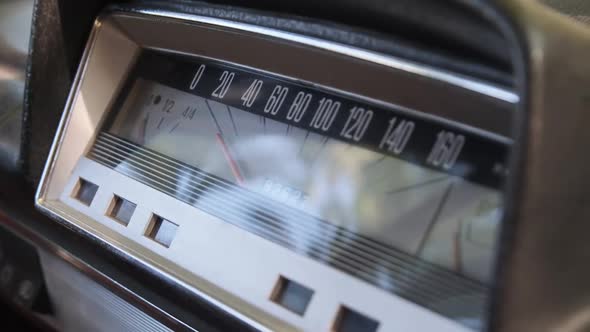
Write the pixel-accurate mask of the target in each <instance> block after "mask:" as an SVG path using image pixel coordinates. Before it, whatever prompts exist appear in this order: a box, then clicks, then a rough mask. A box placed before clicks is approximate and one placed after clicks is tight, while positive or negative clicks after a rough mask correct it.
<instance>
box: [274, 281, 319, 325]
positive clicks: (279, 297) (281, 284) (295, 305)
mask: <svg viewBox="0 0 590 332" xmlns="http://www.w3.org/2000/svg"><path fill="white" fill-rule="evenodd" d="M312 296H313V291H312V290H311V289H309V288H307V287H305V286H303V285H302V284H300V283H297V282H295V281H292V280H289V279H287V278H285V277H283V276H280V277H279V281H278V282H277V285H276V286H275V289H274V290H273V294H272V295H271V300H272V301H273V302H276V303H277V304H279V305H281V306H282V307H284V308H286V309H289V310H290V311H292V312H294V313H296V314H298V315H300V316H303V314H304V313H305V310H306V309H307V306H308V305H309V302H310V301H311V297H312Z"/></svg>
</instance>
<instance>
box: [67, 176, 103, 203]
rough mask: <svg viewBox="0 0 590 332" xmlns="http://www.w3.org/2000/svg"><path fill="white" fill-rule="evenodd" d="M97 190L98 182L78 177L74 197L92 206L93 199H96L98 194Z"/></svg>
mask: <svg viewBox="0 0 590 332" xmlns="http://www.w3.org/2000/svg"><path fill="white" fill-rule="evenodd" d="M97 191H98V186H97V185H96V184H94V183H92V182H90V181H87V180H84V179H82V178H80V179H78V183H76V186H75V187H74V191H73V192H72V197H74V198H75V199H77V200H79V201H80V202H82V203H84V204H86V205H88V206H90V204H91V203H92V200H93V199H94V196H96V192H97Z"/></svg>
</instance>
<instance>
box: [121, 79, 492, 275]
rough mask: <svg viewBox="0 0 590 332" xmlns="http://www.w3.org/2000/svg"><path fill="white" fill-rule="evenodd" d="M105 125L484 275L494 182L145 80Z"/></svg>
mask: <svg viewBox="0 0 590 332" xmlns="http://www.w3.org/2000/svg"><path fill="white" fill-rule="evenodd" d="M110 132H111V133H112V134H115V135H117V136H119V137H122V138H125V139H127V140H130V141H132V142H134V143H137V144H140V145H143V146H145V147H147V148H149V149H152V150H155V151H157V152H160V153H162V154H165V155H167V156H169V157H171V158H174V159H176V160H179V161H181V162H184V163H186V164H189V165H192V166H194V167H197V168H199V169H201V170H203V171H205V172H208V173H210V174H212V175H215V176H218V177H220V178H223V179H225V180H226V181H229V182H231V183H234V184H235V185H236V186H241V187H244V188H247V189H249V190H252V191H255V192H258V193H260V194H262V195H265V196H266V197H268V198H269V199H272V200H275V201H279V202H281V203H284V204H286V205H289V206H292V207H295V208H298V209H301V210H303V211H305V212H307V213H309V214H311V215H314V216H317V217H319V218H321V219H323V220H326V221H329V222H331V223H333V224H336V225H339V226H342V227H345V228H347V229H349V230H352V231H354V232H357V233H360V234H363V235H366V236H369V237H371V238H373V239H376V240H378V241H380V242H383V243H386V244H389V245H391V246H393V247H396V248H398V249H400V250H403V251H405V252H407V253H410V254H414V255H418V256H420V257H422V258H423V259H425V260H427V261H430V262H433V263H435V264H438V265H442V266H444V267H447V268H449V269H451V270H454V271H456V272H459V273H462V274H465V275H467V276H470V277H472V278H475V279H478V280H480V281H484V282H485V281H487V280H488V278H489V275H490V267H491V262H492V257H493V248H494V241H495V239H496V233H497V230H498V224H499V220H500V216H501V206H500V194H499V193H498V192H497V191H495V190H492V189H489V188H486V187H483V186H480V185H477V184H473V183H470V182H467V181H465V180H463V179H461V178H458V177H453V176H450V175H447V174H445V173H442V172H437V171H433V170H430V169H427V168H423V167H420V166H417V165H414V164H411V163H409V162H406V161H403V160H399V159H396V158H393V157H389V156H385V155H383V154H380V153H377V152H373V151H371V150H368V149H364V148H362V147H359V146H354V145H350V144H348V143H344V142H341V141H338V140H335V139H333V138H328V137H324V136H321V135H318V134H315V133H311V132H309V131H306V130H303V129H300V128H297V127H294V126H289V125H287V124H284V123H281V122H277V121H274V120H271V119H268V118H264V117H262V116H259V115H256V114H253V113H250V112H247V111H243V110H240V109H237V108H234V107H228V106H226V105H224V104H221V103H219V102H216V101H213V100H208V99H204V98H202V97H198V96H194V95H191V94H188V93H185V92H182V91H179V90H176V89H173V88H170V87H167V86H164V85H161V84H158V83H155V82H151V81H146V80H143V79H138V80H137V81H136V82H135V84H134V85H133V87H132V89H131V91H130V93H129V97H128V98H127V100H126V102H125V104H124V105H123V107H122V109H121V111H120V113H119V115H118V116H117V118H116V119H115V121H114V124H113V126H112V128H111V129H110ZM303 245H305V244H303Z"/></svg>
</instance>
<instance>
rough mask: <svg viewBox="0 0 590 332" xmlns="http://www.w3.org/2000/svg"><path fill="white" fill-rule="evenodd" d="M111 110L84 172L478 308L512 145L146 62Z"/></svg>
mask: <svg viewBox="0 0 590 332" xmlns="http://www.w3.org/2000/svg"><path fill="white" fill-rule="evenodd" d="M425 97H427V96H425ZM113 109H114V111H113V112H111V114H112V115H111V116H110V117H109V118H107V119H106V120H105V124H104V126H103V131H102V132H101V133H100V134H99V135H98V137H97V140H96V142H95V143H94V145H93V147H92V148H91V149H90V151H89V153H88V157H89V158H90V159H92V160H94V161H96V162H98V163H100V164H102V165H104V166H107V167H109V168H111V169H114V170H115V171H117V172H120V173H122V174H124V175H126V176H128V177H131V178H132V179H134V180H136V181H138V182H140V183H142V184H144V185H147V186H149V187H152V188H154V189H157V190H159V191H161V192H163V193H165V194H167V195H170V196H172V197H174V198H175V199H177V200H178V201H181V202H184V203H186V204H189V205H190V206H192V207H194V208H196V209H199V210H201V211H203V212H205V213H208V214H210V215H211V216H214V217H216V218H219V220H221V221H223V222H226V223H228V224H230V225H233V226H236V227H238V228H239V229H241V230H243V231H246V232H249V233H252V234H254V235H257V236H258V237H259V238H262V239H263V240H265V241H270V242H272V243H274V244H276V245H279V246H282V247H284V248H287V249H289V250H291V251H293V252H295V253H297V254H300V255H302V256H304V257H307V258H309V259H312V260H314V261H316V262H319V263H321V264H324V265H327V266H329V267H331V268H334V269H337V270H339V271H341V272H344V273H346V274H348V275H349V276H352V277H354V278H357V279H360V280H362V281H364V282H367V283H369V284H371V285H373V286H375V287H377V288H379V289H381V290H384V291H386V292H389V293H392V294H397V295H399V296H401V297H404V298H406V299H409V300H411V301H414V302H415V303H418V304H421V305H424V306H426V307H429V308H431V309H432V310H435V311H438V312H442V313H444V314H446V315H451V314H452V313H450V311H452V310H454V309H453V308H455V307H456V305H457V303H458V302H456V301H459V302H461V303H462V304H461V306H462V307H463V308H467V310H470V309H469V308H476V309H475V310H479V309H481V308H482V303H483V301H484V296H485V284H486V283H487V282H488V279H489V276H490V266H491V264H492V257H493V251H494V242H495V238H496V235H497V232H498V226H499V221H500V217H501V211H502V206H501V203H500V202H501V200H500V193H499V190H498V188H499V187H500V185H501V184H502V182H503V177H504V175H505V174H504V166H503V163H504V159H505V157H506V152H507V148H508V147H507V143H506V142H503V141H499V140H497V139H495V138H493V137H492V136H486V135H485V134H482V133H478V132H475V131H472V130H468V129H466V128H462V127H460V126H457V125H454V124H452V123H445V122H444V121H439V120H434V119H431V118H427V117H424V116H422V115H420V113H419V112H414V111H410V110H407V109H403V108H401V107H397V106H395V105H390V104H380V103H378V102H375V101H370V102H369V101H366V100H363V99H362V98H360V97H355V96H350V95H346V94H344V93H343V92H339V91H332V90H329V89H328V88H323V87H318V86H315V85H313V84H310V83H305V82H297V81H294V80H292V79H287V78H284V77H280V76H277V75H274V74H270V73H263V72H260V71H257V70H253V69H250V68H243V67H239V66H237V65H231V64H227V63H222V62H218V61H213V60H211V59H204V58H197V57H195V58H186V57H181V56H175V55H166V54H162V53H156V52H146V53H144V54H143V55H142V56H140V58H139V61H138V63H137V64H136V66H135V68H134V69H133V71H132V72H131V75H130V77H129V79H128V80H127V82H126V84H125V86H124V87H123V92H122V93H121V95H120V97H119V99H118V100H116V101H115V104H114V106H113ZM195 222H198V221H195ZM230 245H236V246H239V244H237V243H236V244H230ZM466 299H467V300H466ZM471 300H473V301H471ZM441 308H443V309H441ZM478 308H479V309H478ZM449 310H450V311H449ZM474 315H479V314H478V313H474Z"/></svg>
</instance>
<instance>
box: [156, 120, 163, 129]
mask: <svg viewBox="0 0 590 332" xmlns="http://www.w3.org/2000/svg"><path fill="white" fill-rule="evenodd" d="M162 123H164V117H161V118H160V122H158V126H157V127H156V128H157V129H160V126H162Z"/></svg>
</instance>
